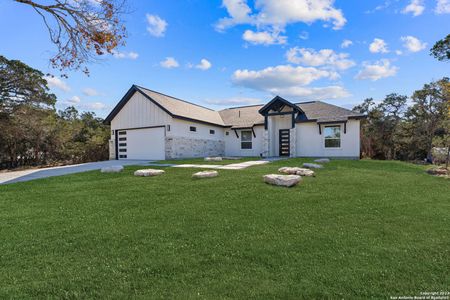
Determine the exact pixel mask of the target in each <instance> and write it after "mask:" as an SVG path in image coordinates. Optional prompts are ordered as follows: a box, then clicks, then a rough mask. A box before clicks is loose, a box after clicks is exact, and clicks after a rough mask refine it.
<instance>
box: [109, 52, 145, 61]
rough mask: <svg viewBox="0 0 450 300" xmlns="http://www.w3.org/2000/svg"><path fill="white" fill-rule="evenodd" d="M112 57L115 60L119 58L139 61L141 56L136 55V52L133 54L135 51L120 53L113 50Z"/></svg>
mask: <svg viewBox="0 0 450 300" xmlns="http://www.w3.org/2000/svg"><path fill="white" fill-rule="evenodd" d="M112 55H113V56H114V57H115V58H119V59H125V58H128V59H133V60H134V59H137V58H138V57H139V54H138V53H136V52H133V51H131V52H120V51H116V50H113V51H112Z"/></svg>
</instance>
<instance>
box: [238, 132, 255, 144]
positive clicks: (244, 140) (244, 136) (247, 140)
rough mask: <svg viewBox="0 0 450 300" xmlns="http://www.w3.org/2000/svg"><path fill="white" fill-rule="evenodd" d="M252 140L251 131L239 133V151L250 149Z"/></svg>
mask: <svg viewBox="0 0 450 300" xmlns="http://www.w3.org/2000/svg"><path fill="white" fill-rule="evenodd" d="M252 138H253V137H252V131H251V130H245V131H241V149H252V147H253V145H252V144H253V142H252Z"/></svg>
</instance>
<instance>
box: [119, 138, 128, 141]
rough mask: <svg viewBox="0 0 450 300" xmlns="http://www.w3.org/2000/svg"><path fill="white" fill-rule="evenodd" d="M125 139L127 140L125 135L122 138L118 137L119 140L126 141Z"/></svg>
mask: <svg viewBox="0 0 450 300" xmlns="http://www.w3.org/2000/svg"><path fill="white" fill-rule="evenodd" d="M126 140H127V138H126V137H124V138H119V141H121V142H123V141H126Z"/></svg>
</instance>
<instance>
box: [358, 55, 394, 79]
mask: <svg viewBox="0 0 450 300" xmlns="http://www.w3.org/2000/svg"><path fill="white" fill-rule="evenodd" d="M397 71H398V68H397V67H395V66H391V63H390V61H389V60H387V59H381V60H379V61H376V62H375V63H373V64H370V63H367V62H365V63H363V69H362V70H361V71H359V73H358V74H357V75H356V77H355V78H356V79H370V80H372V81H377V80H379V79H381V78H386V77H391V76H395V74H397Z"/></svg>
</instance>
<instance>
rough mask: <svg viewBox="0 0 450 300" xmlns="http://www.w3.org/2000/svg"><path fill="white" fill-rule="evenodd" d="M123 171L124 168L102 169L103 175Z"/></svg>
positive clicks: (111, 167)
mask: <svg viewBox="0 0 450 300" xmlns="http://www.w3.org/2000/svg"><path fill="white" fill-rule="evenodd" d="M122 171H123V166H110V167H104V168H102V169H101V172H102V173H120V172H122Z"/></svg>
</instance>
